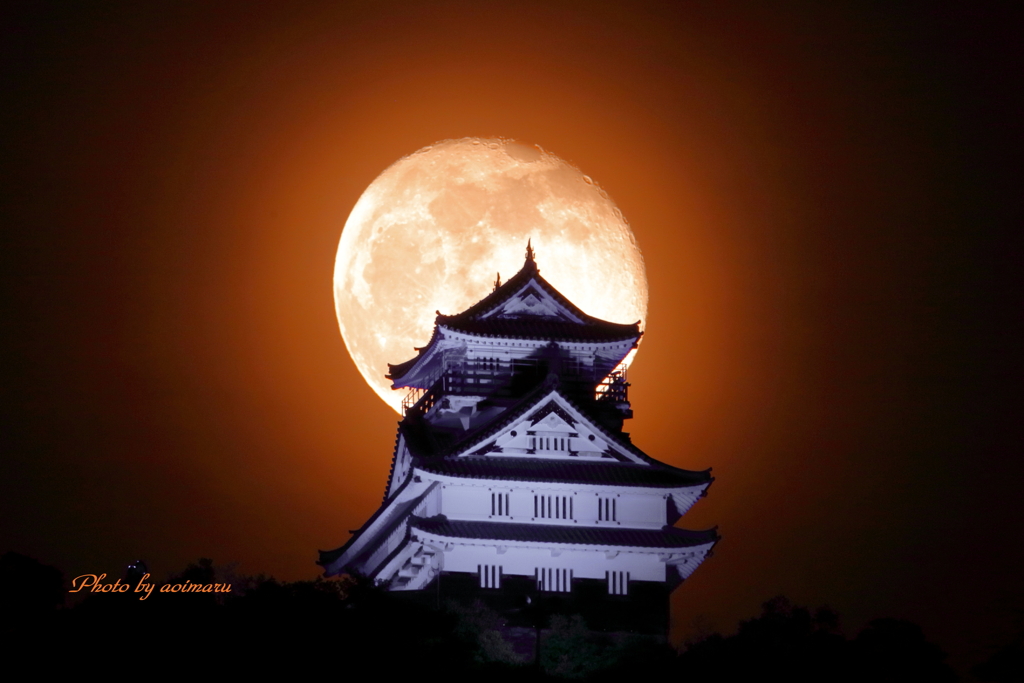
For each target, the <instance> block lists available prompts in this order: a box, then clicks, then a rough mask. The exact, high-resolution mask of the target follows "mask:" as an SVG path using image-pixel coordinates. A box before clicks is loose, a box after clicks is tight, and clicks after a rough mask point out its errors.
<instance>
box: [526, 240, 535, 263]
mask: <svg viewBox="0 0 1024 683" xmlns="http://www.w3.org/2000/svg"><path fill="white" fill-rule="evenodd" d="M531 241H532V239H529V238H528V239H527V240H526V260H527V261H529V262H530V263H534V260H533V246H532V245H531V244H530V242H531Z"/></svg>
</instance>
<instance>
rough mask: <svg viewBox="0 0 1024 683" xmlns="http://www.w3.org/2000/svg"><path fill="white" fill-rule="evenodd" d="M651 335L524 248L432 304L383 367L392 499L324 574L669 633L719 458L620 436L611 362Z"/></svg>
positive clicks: (622, 393) (705, 550)
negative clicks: (565, 290)
mask: <svg viewBox="0 0 1024 683" xmlns="http://www.w3.org/2000/svg"><path fill="white" fill-rule="evenodd" d="M640 334H641V333H640V331H639V326H638V324H633V325H620V324H615V323H609V322H606V321H603V320H598V319H596V318H592V317H590V316H588V315H587V314H585V313H584V312H583V311H581V310H579V309H578V308H576V306H574V305H573V304H572V303H570V302H569V301H567V300H566V299H565V298H564V297H563V296H562V295H561V294H559V293H558V292H557V291H556V290H555V289H554V288H553V287H552V286H551V285H550V284H549V283H548V282H547V281H545V280H544V279H543V278H542V277H541V276H540V273H539V271H538V268H537V266H536V263H535V262H534V259H533V252H532V249H530V248H529V247H528V248H527V258H526V263H525V265H524V266H523V268H522V270H520V271H519V273H517V274H516V275H515V276H513V277H512V278H511V279H509V280H508V281H507V282H505V283H504V284H496V286H495V290H494V291H493V292H492V293H491V294H489V295H488V296H487V297H485V298H484V299H483V300H481V301H480V302H478V303H477V304H475V305H473V306H472V307H470V308H469V309H467V310H466V311H464V312H463V313H460V314H458V315H453V316H445V315H440V314H439V315H438V317H437V322H436V326H435V328H434V334H433V336H432V337H431V339H430V342H429V343H428V344H427V345H426V346H425V347H423V348H422V349H419V350H418V355H417V356H416V357H415V358H413V359H411V360H409V361H407V362H405V363H402V364H400V365H392V366H390V369H391V372H390V374H389V375H388V377H389V379H391V380H392V382H393V386H394V387H395V388H409V389H410V395H409V397H408V398H407V400H406V402H405V410H404V412H405V415H404V418H403V419H402V421H401V422H400V424H399V428H398V436H397V440H396V445H395V451H394V457H393V461H392V468H391V476H390V479H389V481H388V484H387V488H386V493H385V497H384V502H383V504H382V505H381V507H380V508H379V509H378V510H377V512H376V513H374V514H373V516H371V517H370V519H369V520H368V521H367V522H366V523H365V524H364V525H363V526H362V528H361V529H359V530H358V531H356V532H354V535H353V536H352V538H351V539H350V540H349V541H348V543H346V544H345V545H343V546H342V547H341V548H338V549H337V550H333V551H327V552H324V551H321V553H320V560H319V564H320V565H321V566H322V567H323V568H324V570H325V574H326V575H328V576H334V575H338V574H342V573H358V574H361V575H364V576H367V577H370V578H372V579H374V580H375V581H377V582H378V583H383V584H385V585H387V586H388V588H389V589H390V590H392V591H406V592H412V593H416V592H420V593H423V594H424V595H429V596H436V595H442V594H443V595H445V596H450V597H455V598H469V599H482V600H484V601H485V602H488V603H489V604H491V605H492V606H493V607H496V608H498V609H500V610H504V611H505V612H506V613H508V612H510V611H511V612H514V611H515V610H516V607H517V606H520V605H522V604H524V603H525V602H534V601H537V600H540V601H545V600H546V601H548V602H549V603H551V604H556V605H557V606H558V609H561V610H564V611H567V612H573V613H575V612H578V613H581V614H583V615H584V616H585V618H587V620H588V623H590V624H591V625H592V626H594V627H596V628H606V629H609V630H639V631H646V632H651V633H664V631H665V629H666V628H667V625H668V596H669V594H670V593H671V591H672V590H673V589H674V588H675V587H676V586H677V585H678V584H679V583H680V582H682V581H683V580H684V579H686V578H687V577H689V576H690V574H692V573H693V571H694V570H695V569H696V568H697V566H698V565H699V564H700V563H701V562H702V561H703V560H704V559H705V558H706V557H707V556H708V554H709V553H710V552H711V549H712V548H713V547H714V545H715V544H716V543H717V542H718V538H719V537H718V535H717V533H716V531H715V530H714V529H711V530H707V531H686V530H683V529H679V528H676V527H675V526H674V524H675V523H676V521H677V520H678V519H679V518H680V517H681V516H682V515H683V514H684V513H685V512H686V511H687V510H688V509H689V508H690V507H691V506H692V505H693V504H694V503H695V502H696V501H697V500H698V499H699V498H701V497H702V496H704V495H705V494H706V492H707V489H708V487H709V486H710V484H711V482H712V480H713V479H712V477H711V476H710V470H706V471H702V472H692V471H687V470H681V469H677V468H675V467H671V466H669V465H666V464H664V463H661V462H659V461H657V460H655V459H653V458H651V457H649V456H648V455H646V454H645V453H643V452H642V451H640V449H638V448H637V447H636V446H634V445H633V444H632V443H631V442H630V439H629V436H628V434H626V433H624V432H623V431H622V426H623V420H625V419H627V418H629V417H631V416H632V411H631V409H630V405H629V402H628V397H627V387H628V384H627V383H626V382H625V377H624V372H622V371H620V370H617V369H618V368H620V364H621V362H622V360H623V359H624V358H625V357H626V355H627V354H628V353H629V352H630V350H632V349H633V348H635V347H636V345H637V342H638V341H639V338H640ZM552 601H553V602H552Z"/></svg>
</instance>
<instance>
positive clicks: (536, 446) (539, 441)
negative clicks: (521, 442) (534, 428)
mask: <svg viewBox="0 0 1024 683" xmlns="http://www.w3.org/2000/svg"><path fill="white" fill-rule="evenodd" d="M569 446H570V442H569V439H566V438H564V437H560V436H531V437H530V450H533V451H568V450H569Z"/></svg>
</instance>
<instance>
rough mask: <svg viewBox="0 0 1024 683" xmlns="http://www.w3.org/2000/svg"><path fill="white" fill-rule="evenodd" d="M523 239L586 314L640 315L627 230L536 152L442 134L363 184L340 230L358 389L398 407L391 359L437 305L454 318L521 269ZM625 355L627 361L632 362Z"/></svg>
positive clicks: (338, 301)
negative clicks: (362, 385)
mask: <svg viewBox="0 0 1024 683" xmlns="http://www.w3.org/2000/svg"><path fill="white" fill-rule="evenodd" d="M527 239H531V240H532V241H533V247H534V250H535V252H536V261H537V265H538V267H539V268H540V273H541V275H542V276H543V277H544V278H545V279H546V280H547V281H548V282H550V283H551V284H552V285H553V286H554V287H555V288H556V289H557V290H558V291H560V292H561V293H562V294H564V295H565V296H566V297H567V298H568V299H569V300H570V301H572V302H573V303H574V304H576V305H577V306H579V307H580V308H581V309H583V310H584V311H585V312H587V313H588V314H590V315H592V316H594V317H596V318H601V319H604V320H610V321H612V322H618V323H634V322H636V321H637V320H639V321H640V325H641V329H643V326H644V324H645V323H646V319H647V277H646V274H645V272H644V263H643V258H642V257H641V255H640V249H639V247H638V246H637V243H636V238H635V237H634V236H633V231H632V230H630V227H629V224H628V223H627V222H626V220H625V219H624V218H623V217H622V213H621V212H620V211H619V209H618V208H617V207H616V206H615V203H614V202H612V200H611V199H610V198H609V197H608V195H607V194H606V193H605V192H604V191H603V190H601V188H600V187H598V186H597V185H596V184H595V183H594V181H593V180H591V179H590V178H589V177H587V176H585V175H583V174H582V173H580V171H579V170H577V169H576V168H574V167H573V166H571V165H569V164H568V163H566V162H564V161H562V160H561V159H559V158H558V157H556V156H555V155H554V154H551V153H550V152H547V151H544V150H542V149H540V148H539V147H527V146H525V145H522V144H519V143H516V142H513V141H511V140H483V139H477V138H464V139H462V140H445V141H443V142H439V143H437V144H435V145H431V146H429V147H424V148H423V149H421V150H419V151H417V152H415V153H413V154H410V155H409V156H407V157H404V158H402V159H400V160H398V161H396V162H395V163H394V164H392V165H391V166H390V167H389V168H388V169H387V170H385V171H384V172H383V173H381V174H380V176H378V177H377V179H376V180H374V181H373V182H372V183H370V186H369V187H367V188H366V191H365V192H363V195H362V196H361V197H360V198H359V201H358V202H356V205H355V207H354V208H353V209H352V213H351V214H350V215H349V217H348V221H346V223H345V228H344V230H343V231H342V233H341V243H340V244H339V246H338V255H337V259H336V261H335V266H334V302H335V309H336V311H337V314H338V324H339V326H340V327H341V335H342V337H343V338H344V340H345V345H346V346H347V347H348V350H349V353H351V354H352V360H353V361H354V362H355V364H356V367H357V368H359V372H360V373H362V375H363V378H364V379H366V382H367V384H369V385H370V387H371V388H372V389H373V390H374V391H375V392H377V395H378V396H380V397H381V399H383V400H384V402H385V403H387V404H388V405H389V406H391V407H392V408H394V409H395V410H396V411H399V412H400V411H401V402H402V398H403V396H404V395H405V393H406V392H405V391H395V390H393V389H391V385H390V382H388V380H387V379H385V377H384V375H385V373H386V372H387V369H388V367H387V364H388V363H401V362H403V361H406V360H408V359H410V358H412V357H413V356H414V355H415V354H416V351H415V350H414V348H413V347H416V346H423V345H425V344H426V343H427V341H428V340H429V339H430V335H431V332H432V331H433V329H434V318H435V315H436V312H437V311H440V312H441V313H447V314H453V313H459V312H461V311H463V310H465V309H466V308H468V307H469V306H470V305H472V304H474V303H476V302H477V301H479V300H480V299H482V298H483V297H484V296H486V295H487V294H488V293H490V292H491V291H492V290H493V288H494V279H495V276H496V274H497V273H498V272H500V273H501V276H502V280H503V281H504V280H506V279H508V278H509V277H511V276H512V275H514V274H515V273H517V272H518V271H519V269H520V268H522V266H523V260H524V257H525V250H526V241H527ZM629 360H631V358H630V359H629Z"/></svg>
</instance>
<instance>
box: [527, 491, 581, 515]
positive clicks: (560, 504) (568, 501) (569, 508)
mask: <svg viewBox="0 0 1024 683" xmlns="http://www.w3.org/2000/svg"><path fill="white" fill-rule="evenodd" d="M533 516H534V518H536V519H576V516H575V511H574V510H573V497H572V496H539V495H534V496H533Z"/></svg>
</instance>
